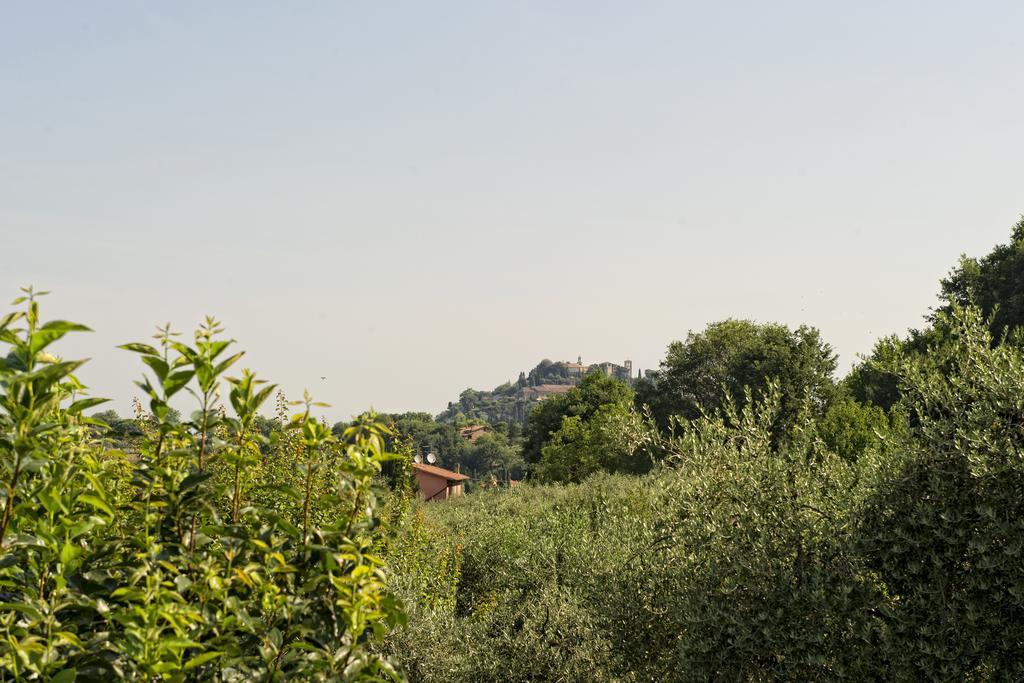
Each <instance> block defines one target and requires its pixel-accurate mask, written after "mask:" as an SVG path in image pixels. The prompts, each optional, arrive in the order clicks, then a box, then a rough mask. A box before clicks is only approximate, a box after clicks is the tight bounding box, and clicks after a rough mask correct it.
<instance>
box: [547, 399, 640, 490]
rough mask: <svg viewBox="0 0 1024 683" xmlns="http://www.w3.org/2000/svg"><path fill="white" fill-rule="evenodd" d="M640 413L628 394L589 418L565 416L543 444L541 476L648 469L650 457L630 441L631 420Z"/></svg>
mask: <svg viewBox="0 0 1024 683" xmlns="http://www.w3.org/2000/svg"><path fill="white" fill-rule="evenodd" d="M637 417H638V416H637V415H636V413H634V412H633V406H632V401H631V400H630V399H629V398H627V397H623V398H622V399H620V400H618V401H615V402H614V403H605V404H603V405H601V406H599V407H598V409H597V411H596V412H594V414H593V415H591V416H590V417H589V418H584V417H582V416H580V415H571V416H569V415H567V416H564V417H563V418H562V426H561V427H560V428H559V429H558V431H556V432H554V433H553V434H552V435H551V438H550V439H548V441H547V443H546V444H545V445H544V446H543V447H542V448H541V460H540V465H539V467H538V468H537V475H538V478H539V479H541V480H542V481H551V482H580V481H583V480H584V479H586V478H587V477H588V476H590V475H591V474H593V473H595V472H601V471H604V472H630V473H639V472H644V471H646V470H647V469H648V468H649V466H650V463H651V460H650V458H645V457H642V455H641V454H640V453H638V450H637V449H636V448H635V446H634V444H632V443H631V441H630V432H631V431H632V430H631V429H629V423H630V421H631V420H632V419H634V418H637Z"/></svg>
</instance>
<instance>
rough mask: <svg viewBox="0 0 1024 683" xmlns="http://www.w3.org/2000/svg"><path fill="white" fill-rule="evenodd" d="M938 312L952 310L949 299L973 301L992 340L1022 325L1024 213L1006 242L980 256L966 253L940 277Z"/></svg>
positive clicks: (996, 339) (1023, 308) (934, 319)
mask: <svg viewBox="0 0 1024 683" xmlns="http://www.w3.org/2000/svg"><path fill="white" fill-rule="evenodd" d="M939 297H940V299H941V301H942V305H941V306H940V307H939V309H938V311H937V314H936V315H933V316H932V318H931V320H932V321H933V322H934V321H936V320H937V317H936V316H937V315H938V314H939V313H945V314H948V313H950V311H951V308H950V304H949V301H950V300H953V301H955V302H956V303H958V304H960V305H961V306H964V305H968V304H973V305H975V306H978V307H979V308H980V309H981V313H982V315H983V316H985V318H986V319H988V321H989V330H990V331H991V332H992V337H993V340H994V341H995V342H997V343H998V342H999V341H1000V340H1001V338H1002V336H1003V334H1005V333H1012V332H1013V331H1014V330H1015V329H1017V328H1020V327H1021V326H1024V217H1022V218H1021V220H1020V221H1018V222H1017V224H1016V225H1015V226H1014V227H1013V232H1012V234H1011V235H1010V242H1009V243H1008V244H1000V245H997V246H996V247H995V248H994V249H993V250H992V251H991V252H989V254H988V255H987V256H984V257H982V258H980V259H977V258H970V257H968V256H966V255H964V256H961V257H960V263H959V265H958V266H957V267H956V268H955V269H953V271H952V272H951V273H950V274H949V275H948V276H947V277H946V278H945V279H943V280H942V283H941V291H940V294H939Z"/></svg>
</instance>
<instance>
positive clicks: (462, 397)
mask: <svg viewBox="0 0 1024 683" xmlns="http://www.w3.org/2000/svg"><path fill="white" fill-rule="evenodd" d="M592 373H603V374H604V375H606V376H608V377H614V378H615V379H618V380H620V381H622V382H625V383H626V384H629V385H630V386H632V385H633V384H634V383H635V382H636V379H637V378H636V377H634V376H633V361H630V360H626V361H623V362H622V365H619V364H617V363H610V362H607V361H605V362H601V363H593V364H591V365H587V364H585V363H584V362H583V358H582V357H579V358H577V359H576V361H575V362H571V361H552V360H550V359H547V358H545V359H544V360H542V361H540V362H539V363H537V365H536V366H534V368H533V369H532V370H530V371H529V372H520V373H519V378H518V379H517V380H516V381H515V382H512V381H509V382H505V383H504V384H501V385H499V386H497V387H495V388H494V389H492V390H491V391H482V390H478V389H466V390H465V391H463V392H462V393H461V394H459V399H458V400H457V401H453V402H450V403H449V404H448V407H447V408H446V409H445V410H444V411H443V412H442V413H440V414H439V415H438V416H437V421H438V422H444V423H447V424H462V423H464V422H468V421H474V420H483V421H485V422H487V423H488V424H501V423H518V424H523V423H525V422H526V417H527V416H528V415H529V414H530V410H531V409H532V408H533V406H534V405H535V404H536V403H537V402H538V401H543V400H544V399H545V398H547V397H548V396H552V395H554V394H564V393H565V392H567V391H569V389H571V388H572V387H574V386H576V385H577V384H579V383H580V381H581V380H582V379H583V378H584V377H585V376H587V375H589V374H592Z"/></svg>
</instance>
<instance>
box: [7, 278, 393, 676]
mask: <svg viewBox="0 0 1024 683" xmlns="http://www.w3.org/2000/svg"><path fill="white" fill-rule="evenodd" d="M38 296H39V294H37V293H34V292H32V291H31V290H28V291H27V292H26V296H24V297H22V298H19V299H18V300H17V301H16V302H15V303H16V304H23V305H24V308H23V310H19V311H15V312H13V313H10V314H9V315H7V316H5V317H4V318H3V319H2V320H0V344H3V345H4V346H5V347H6V348H7V353H5V354H4V357H3V359H2V360H0V484H2V487H3V488H2V494H0V496H2V497H0V504H2V510H3V512H2V517H0V601H2V610H0V634H2V637H0V672H2V674H0V675H2V676H3V677H4V678H5V679H6V678H8V677H10V678H12V679H16V680H51V681H60V682H61V683H67V682H68V681H73V680H76V678H81V679H83V680H99V679H108V680H109V679H114V678H116V679H129V680H178V681H182V680H200V679H201V680H221V681H250V680H256V679H259V680H332V681H333V680H368V679H376V680H379V679H381V678H397V677H398V674H397V673H396V672H395V670H394V668H393V667H392V665H391V664H390V662H389V661H388V660H387V659H386V658H385V657H382V656H381V655H380V654H379V653H378V651H377V649H376V648H375V647H374V643H375V642H376V641H378V640H380V639H381V638H382V637H383V635H384V633H385V632H386V631H387V630H388V629H389V628H390V627H391V626H394V625H396V624H398V623H399V622H400V621H401V619H402V613H401V611H400V610H399V607H398V603H397V601H396V600H395V599H394V598H393V597H392V596H391V594H390V593H389V592H388V591H387V589H386V583H385V574H384V571H383V566H382V562H381V560H380V559H379V558H378V557H377V556H376V555H375V554H374V553H373V552H372V550H373V544H374V543H375V539H376V538H377V536H378V535H379V531H378V515H377V512H376V510H377V507H378V504H377V499H378V491H377V489H376V486H375V483H374V480H375V477H376V476H377V474H378V473H379V471H380V467H381V463H382V462H383V461H385V460H386V459H387V458H388V457H389V456H388V455H387V454H386V453H385V452H384V450H383V439H382V437H383V428H382V427H381V426H380V425H378V424H376V423H374V422H372V421H365V422H363V423H361V424H357V425H353V426H352V427H350V428H349V429H348V430H346V432H345V433H344V434H342V435H341V437H340V438H338V437H335V436H334V435H332V434H331V432H330V429H328V427H327V426H326V425H325V424H324V423H322V422H320V421H318V420H316V419H315V418H314V417H313V416H312V415H311V409H312V407H314V406H316V405H318V404H315V403H313V402H312V401H311V400H310V399H309V398H308V397H307V398H306V400H305V401H304V402H302V410H301V411H300V412H299V413H298V414H296V415H295V416H293V417H292V419H291V420H290V422H289V423H288V425H287V431H285V432H283V433H279V434H278V435H277V436H278V439H277V444H276V445H275V447H274V448H272V449H271V454H270V455H269V456H265V455H264V454H263V451H262V450H261V445H262V441H263V438H262V435H261V434H260V433H259V432H258V431H257V430H256V429H254V423H255V421H256V415H257V411H258V410H259V408H260V406H261V405H262V404H263V403H264V402H265V401H266V400H267V398H268V396H269V395H270V393H271V391H272V390H273V387H271V386H269V385H266V384H265V383H263V382H262V381H261V380H258V379H256V377H255V376H254V375H253V374H252V373H250V372H248V371H243V372H242V373H241V374H240V375H239V376H236V377H230V378H228V377H226V375H225V373H226V372H227V371H228V370H229V369H230V368H231V367H232V366H234V365H235V364H236V363H237V361H238V360H239V358H240V357H241V355H242V354H241V353H230V347H231V346H232V342H231V341H230V340H226V339H223V338H222V336H221V329H220V327H219V325H218V324H217V323H216V321H214V320H212V319H207V321H206V322H205V323H204V324H203V326H202V327H201V328H200V329H199V330H198V331H197V332H196V335H195V340H194V343H193V344H192V345H188V344H185V343H183V342H181V341H178V340H177V339H176V338H175V337H176V335H174V334H173V333H172V332H171V331H170V330H169V328H165V329H163V330H161V331H160V333H159V334H158V335H157V344H156V346H152V345H149V344H141V343H136V344H128V345H126V346H125V347H124V348H126V349H128V350H130V351H133V352H135V353H137V354H139V355H140V356H141V358H142V361H143V363H145V365H146V367H147V369H148V374H147V375H146V376H145V377H144V378H143V379H142V380H141V381H140V382H139V387H140V388H141V389H142V390H143V392H144V393H145V395H146V398H147V400H148V403H149V412H148V415H147V417H146V419H145V420H143V421H141V424H143V425H144V428H143V429H142V432H143V433H142V435H141V436H140V437H139V438H138V439H137V440H136V441H135V446H136V451H135V452H134V453H131V454H126V453H123V452H120V451H116V450H111V449H110V448H108V447H107V445H106V444H105V443H104V442H103V441H102V433H103V430H102V429H101V426H102V424H101V423H100V422H98V421H95V420H91V419H88V418H85V417H84V416H83V411H84V410H86V409H87V408H90V407H92V406H94V405H98V404H99V403H102V399H95V398H83V397H82V392H83V389H84V387H83V386H82V384H80V383H79V381H78V380H77V379H75V376H74V374H73V373H75V372H76V371H77V370H78V369H79V368H81V367H82V365H83V363H84V361H66V360H62V359H60V358H59V357H57V356H55V355H53V353H52V352H51V350H50V349H51V348H52V345H53V344H54V343H55V342H57V341H58V340H60V339H61V338H62V337H64V336H65V335H66V334H67V333H69V332H75V331H84V330H86V329H87V328H85V327H83V326H81V325H77V324H74V323H70V322H65V321H59V320H58V321H49V322H43V321H42V319H41V318H40V315H39V302H38ZM185 392H187V393H190V394H191V395H192V396H193V397H194V399H195V404H196V410H195V411H194V412H193V413H192V414H191V416H190V417H189V418H188V419H184V420H181V421H179V420H176V419H173V418H174V417H175V415H174V413H173V412H172V409H171V408H170V405H169V403H168V402H169V401H170V400H171V399H172V398H173V397H175V396H176V395H179V394H183V393H185ZM221 395H227V396H228V397H229V400H228V402H227V405H224V404H222V403H221V401H220V396H221ZM229 406H230V407H229Z"/></svg>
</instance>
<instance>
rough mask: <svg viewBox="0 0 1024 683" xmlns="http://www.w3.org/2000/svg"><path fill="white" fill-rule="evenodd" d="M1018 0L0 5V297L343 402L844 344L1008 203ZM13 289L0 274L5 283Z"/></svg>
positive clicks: (1020, 136)
mask: <svg viewBox="0 0 1024 683" xmlns="http://www.w3.org/2000/svg"><path fill="white" fill-rule="evenodd" d="M1022 25H1024V3H1020V2H1016V1H1012V2H1009V1H1008V2H985V1H983V0H982V1H976V2H970V3H967V2H940V1H929V2H924V1H921V2H893V1H886V2H873V1H870V0H865V1H861V2H848V1H847V2H828V1H814V2H810V1H808V2H786V1H780V2H772V3H766V2H739V1H734V2H719V3H710V2H701V3H695V2H680V1H674V2H642V1H638V2H629V3H626V2H601V1H599V0H588V1H586V2H582V1H564V2H542V1H536V2H525V1H524V2H489V1H486V0H472V1H465V2H444V1H438V2H431V3H425V2H387V3H384V2H374V3H370V2H312V1H309V2H296V3H281V2H254V1H246V2H217V3H210V2H174V3H165V2H136V1H134V0H132V1H130V2H129V1H124V2H117V1H113V0H111V1H105V2H89V3H84V2H71V1H69V2H63V3H59V2H47V1H45V0H42V1H39V2H11V3H4V4H3V5H0V248H2V251H0V253H2V254H3V260H2V267H0V296H6V297H7V298H9V299H13V298H14V297H15V296H16V295H17V294H18V287H19V286H22V285H26V284H30V283H31V284H33V285H35V286H36V287H38V288H45V289H50V290H52V291H53V293H52V294H51V295H49V296H48V297H47V298H46V299H45V300H44V301H43V314H44V316H45V317H55V318H68V319H71V320H75V321H78V322H82V323H85V324H88V325H89V326H90V327H92V328H93V329H94V330H95V331H94V332H93V333H91V334H82V335H78V336H76V337H73V338H69V339H68V340H67V341H66V342H64V343H63V344H62V345H61V346H59V347H57V349H56V351H57V352H58V353H60V354H62V355H64V356H65V357H68V358H72V357H89V358H91V359H92V360H91V362H90V363H89V364H88V365H87V366H86V367H85V368H84V369H83V370H82V371H81V372H80V377H81V379H82V380H83V381H84V382H85V383H86V384H88V385H90V387H91V389H92V392H93V393H94V394H96V395H101V396H109V397H112V398H113V399H115V401H114V403H113V406H114V407H115V409H117V410H119V411H121V412H127V411H128V408H129V401H130V399H131V397H132V396H133V395H135V394H136V393H137V392H136V391H135V390H134V387H133V386H132V380H133V379H137V378H138V377H139V376H140V375H141V373H142V367H143V366H142V365H141V364H140V363H139V362H138V360H137V358H135V357H134V356H133V355H132V354H129V353H127V352H124V351H119V350H116V349H115V346H116V345H117V344H119V343H124V342H128V341H144V340H147V339H148V337H149V336H150V335H151V334H152V331H153V328H154V327H155V325H157V324H162V323H164V322H167V321H170V322H172V324H173V325H174V326H175V328H176V329H179V330H182V331H184V332H186V333H189V332H190V331H191V330H192V329H194V327H195V325H196V324H197V323H198V322H199V321H200V320H201V319H202V318H203V316H205V315H207V314H212V315H215V316H217V317H218V318H219V319H220V320H221V321H222V322H223V323H224V325H225V327H226V328H227V333H228V334H229V335H230V336H231V337H232V338H234V339H237V340H238V344H239V348H241V349H244V350H246V351H247V355H246V357H245V359H244V364H245V366H246V367H251V368H253V369H255V370H256V371H257V372H258V373H259V374H260V375H261V376H263V377H266V378H268V379H271V380H272V381H274V382H277V383H278V384H279V385H280V386H281V387H282V388H283V389H284V390H285V391H286V392H287V393H288V394H289V396H291V397H297V396H298V395H301V393H302V391H303V389H304V388H308V389H309V390H310V391H311V392H312V394H313V395H314V396H315V397H316V398H318V399H320V400H323V401H326V402H328V403H330V404H331V405H332V407H331V408H330V409H329V410H328V414H329V415H330V416H331V417H333V418H334V419H345V418H347V417H348V416H349V415H352V414H355V413H358V412H361V411H362V410H363V409H365V408H367V407H370V406H373V407H375V408H376V409H378V410H384V411H406V410H423V411H428V412H431V413H437V412H440V411H441V410H443V409H444V408H445V406H446V405H447V402H448V401H451V400H455V399H456V398H457V397H458V395H459V393H460V392H461V391H462V390H463V389H465V388H466V387H470V386H472V387H476V388H481V389H487V388H492V387H494V386H496V385H498V384H500V383H501V382H503V381H506V380H509V379H515V377H516V376H517V375H518V373H519V371H520V370H528V369H530V368H531V367H533V365H535V364H536V363H537V362H538V361H539V360H540V359H542V358H551V359H554V360H559V359H573V360H575V358H576V357H577V356H582V357H583V359H584V361H585V362H597V361H605V360H609V361H615V362H621V361H622V360H625V359H627V358H628V359H631V360H632V361H633V363H634V368H653V367H656V366H657V364H658V362H659V361H660V360H661V359H662V358H663V357H664V351H665V348H666V347H667V345H668V344H669V342H671V341H672V340H676V339H683V338H685V336H686V334H687V332H688V331H690V330H700V329H702V328H703V327H704V326H705V325H707V324H708V323H710V322H713V321H716V320H721V319H724V318H728V317H736V318H751V319H754V320H757V321H761V322H768V321H776V322H782V323H786V324H789V325H794V326H795V325H799V324H801V323H806V324H809V325H813V326H816V327H818V328H819V329H820V330H821V331H822V334H823V336H824V337H825V339H826V340H828V341H829V342H830V343H831V344H832V345H833V347H834V348H835V350H836V351H837V352H838V354H839V356H840V371H841V372H845V370H847V369H848V368H849V367H850V364H851V363H852V362H854V361H855V360H856V358H857V354H860V353H867V352H869V351H870V350H871V347H872V346H873V343H874V341H875V340H876V339H877V338H878V337H880V336H883V335H886V334H890V333H894V332H904V331H905V330H906V329H907V328H909V327H917V326H920V325H921V324H922V316H923V315H924V314H925V313H927V311H928V309H929V307H931V306H933V305H934V304H935V303H936V298H935V297H936V293H937V291H938V281H939V279H940V278H941V277H943V276H944V275H945V274H946V273H947V272H948V271H949V270H950V268H952V267H953V266H954V265H955V264H956V262H957V260H958V258H959V256H960V254H962V253H967V254H970V255H978V256H980V255H983V254H985V253H987V252H988V251H989V250H990V249H991V248H992V247H993V246H994V245H995V244H998V243H1001V242H1006V241H1007V240H1008V238H1009V235H1010V231H1011V228H1012V225H1013V224H1014V223H1015V222H1016V221H1017V220H1018V219H1019V218H1020V215H1021V214H1022V213H1024V164H1022V163H1021V151H1022V150H1024V87H1022V86H1024V82H1022V81H1024V38H1022V35H1024V34H1022V33H1021V31H1020V27H1021V26H1022ZM5 303H6V302H5Z"/></svg>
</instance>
